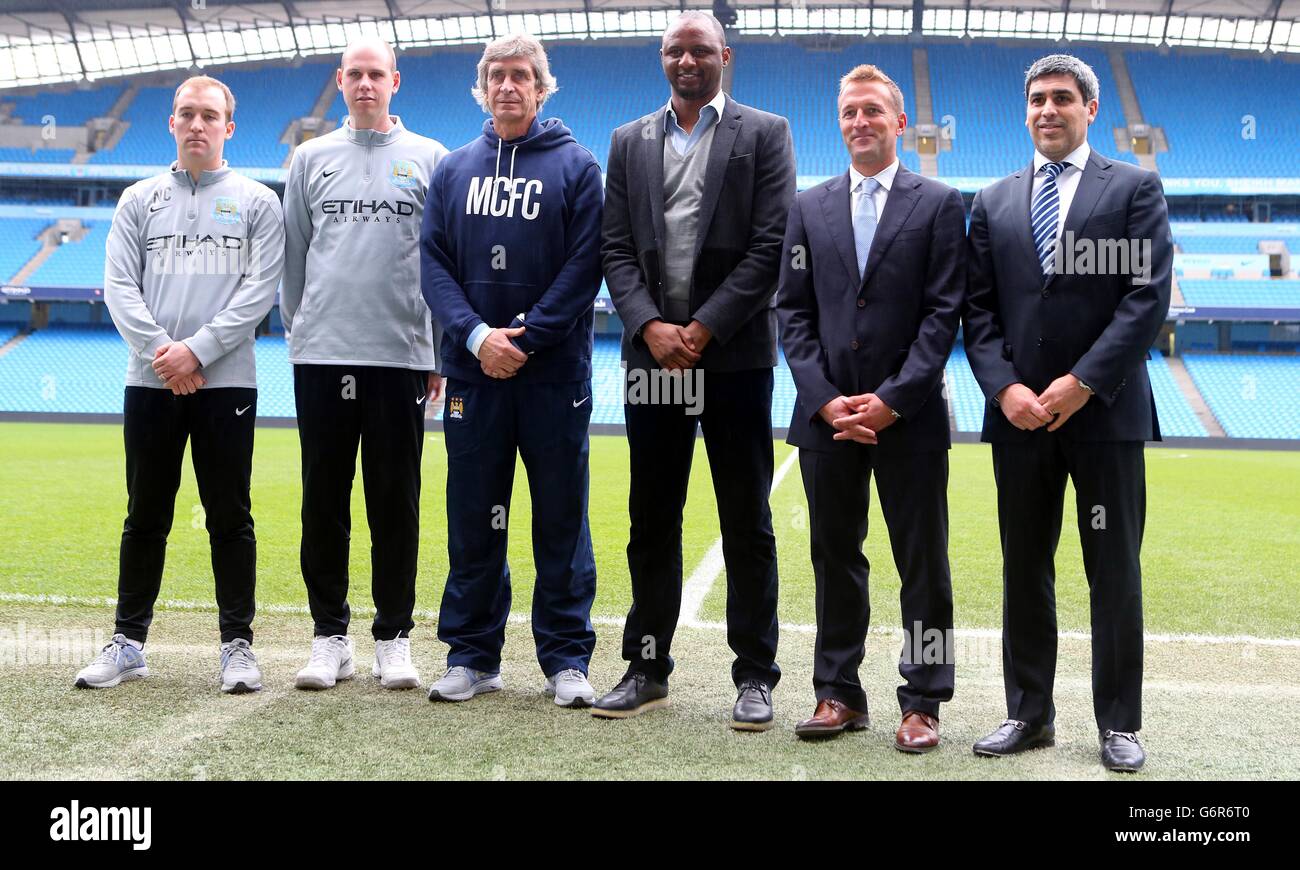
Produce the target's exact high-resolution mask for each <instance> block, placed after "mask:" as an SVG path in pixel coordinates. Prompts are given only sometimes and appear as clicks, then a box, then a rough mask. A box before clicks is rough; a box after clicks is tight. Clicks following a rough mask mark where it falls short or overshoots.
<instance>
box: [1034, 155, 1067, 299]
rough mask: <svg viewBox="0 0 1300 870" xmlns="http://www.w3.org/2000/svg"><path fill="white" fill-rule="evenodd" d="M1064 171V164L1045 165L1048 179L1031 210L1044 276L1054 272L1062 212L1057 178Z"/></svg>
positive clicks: (1039, 190)
mask: <svg viewBox="0 0 1300 870" xmlns="http://www.w3.org/2000/svg"><path fill="white" fill-rule="evenodd" d="M1064 171H1065V164H1064V163H1044V164H1043V172H1044V173H1045V174H1046V177H1045V178H1044V179H1043V186H1042V187H1040V188H1038V194H1037V195H1036V196H1035V197H1034V202H1033V205H1031V206H1030V209H1029V223H1030V226H1031V227H1032V228H1033V232H1034V248H1035V249H1036V250H1037V251H1038V262H1039V264H1040V265H1041V266H1042V267H1043V274H1044V275H1050V274H1052V271H1053V265H1054V264H1053V259H1054V254H1055V253H1056V224H1057V220H1058V219H1059V217H1060V212H1061V193H1060V191H1059V190H1057V187H1056V176H1058V175H1060V174H1061V173H1062V172H1064Z"/></svg>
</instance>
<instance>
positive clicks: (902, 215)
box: [859, 164, 921, 286]
mask: <svg viewBox="0 0 1300 870" xmlns="http://www.w3.org/2000/svg"><path fill="white" fill-rule="evenodd" d="M920 186H921V182H919V181H917V180H916V177H915V175H914V174H913V173H911V172H908V171H907V167H905V166H903V165H901V164H900V165H899V167H898V172H897V174H895V175H894V184H893V186H892V187H890V189H889V196H887V197H886V198H885V214H884V218H883V219H882V220H881V221H880V223H879V225H877V227H876V235H875V238H873V239H872V240H871V250H870V251H869V252H868V253H867V268H866V269H865V271H864V272H863V275H862V283H863V284H865V283H867V280H868V279H869V278H870V277H871V273H872V272H874V271H876V268H877V267H878V266H879V265H880V261H881V260H883V259H884V258H885V252H886V251H888V250H889V246H890V245H891V244H892V243H893V241H894V236H896V235H898V231H899V230H901V229H902V228H903V224H904V223H906V222H907V218H908V216H909V215H911V214H912V209H914V208H915V207H916V201H917V200H918V199H920V197H921V194H919V193H917V192H916V189H917V188H918V187H920ZM859 286H861V285H859Z"/></svg>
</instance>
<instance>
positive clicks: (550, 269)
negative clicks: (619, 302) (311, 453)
mask: <svg viewBox="0 0 1300 870" xmlns="http://www.w3.org/2000/svg"><path fill="white" fill-rule="evenodd" d="M603 205H604V187H603V184H602V183H601V177H600V165H599V164H598V163H597V162H596V158H595V157H593V156H592V154H591V152H590V151H588V150H587V149H586V148H584V147H582V146H581V145H579V144H578V143H577V141H575V140H574V138H573V134H572V133H570V132H569V128H568V127H565V126H564V124H563V123H562V122H561V121H560V120H559V119H558V118H547V119H545V120H537V119H534V121H533V123H532V126H531V127H530V128H529V130H528V132H527V133H526V134H524V135H523V136H521V137H520V138H518V139H513V140H510V141H503V140H502V139H501V138H500V137H499V136H497V134H496V131H495V130H494V128H493V126H492V121H491V120H488V121H485V122H484V124H483V135H482V136H480V137H479V138H477V139H475V140H474V141H473V142H471V143H470V144H468V145H466V146H464V147H463V148H458V149H456V150H455V151H453V152H452V153H451V154H450V155H449V156H448V157H447V159H446V160H444V161H443V162H442V163H441V164H439V166H438V169H437V171H436V172H435V173H434V178H433V183H432V184H431V185H430V188H429V207H428V208H427V209H426V210H425V214H424V226H423V229H422V230H421V233H420V238H421V257H420V265H421V271H422V274H421V289H422V290H423V292H424V298H425V299H426V300H427V301H428V303H429V308H430V309H432V311H433V315H434V317H435V319H437V320H438V322H439V323H441V324H442V327H443V330H444V336H443V342H442V354H443V373H444V374H446V375H447V376H448V377H451V378H458V379H461V380H465V381H472V382H478V383H484V382H487V381H489V380H491V379H490V378H489V377H488V375H487V374H485V373H484V372H483V370H482V368H481V367H480V365H479V361H478V359H477V357H476V355H475V352H474V349H473V348H474V344H475V341H474V339H475V338H476V337H477V336H481V335H482V334H484V333H485V332H486V331H487V330H488V329H492V328H500V327H508V326H511V325H512V324H514V325H516V326H517V325H520V323H522V325H523V326H524V332H523V334H522V335H519V336H517V337H516V338H515V339H513V340H514V343H515V345H516V346H517V347H518V348H519V349H520V350H521V351H523V352H524V353H526V354H528V355H529V358H528V362H527V363H526V364H525V365H524V366H523V368H521V369H520V370H519V372H518V373H517V374H516V375H515V376H514V378H516V379H519V380H521V381H529V382H538V383H543V382H544V383H563V382H573V381H580V380H584V379H586V378H590V377H591V346H592V335H593V333H592V327H593V323H594V315H593V310H592V303H593V302H594V301H595V299H596V294H597V292H599V290H600V277H601V273H600V224H601V211H602V208H603Z"/></svg>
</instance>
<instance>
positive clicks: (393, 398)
mask: <svg viewBox="0 0 1300 870" xmlns="http://www.w3.org/2000/svg"><path fill="white" fill-rule="evenodd" d="M399 82H400V75H399V73H398V72H397V70H396V65H395V61H394V59H393V55H392V50H391V48H389V47H388V46H387V45H386V44H385V43H383V42H381V41H379V40H377V39H367V40H359V41H357V42H355V43H353V44H352V45H350V46H349V47H348V49H347V51H345V52H344V55H343V60H342V63H341V65H340V68H339V70H338V84H339V88H340V90H341V91H342V92H343V96H344V100H345V101H346V103H347V105H348V111H349V116H348V117H347V118H346V119H345V121H344V123H343V125H342V126H341V127H340V128H339V129H337V130H334V131H333V132H331V133H329V134H327V135H325V136H322V137H320V138H318V139H313V140H311V141H309V142H306V143H304V144H303V145H301V146H299V147H298V149H297V150H296V151H295V152H294V155H293V160H292V161H291V163H290V166H289V179H288V182H287V184H286V186H285V196H284V206H285V235H286V250H285V273H284V287H283V289H282V291H281V293H280V316H281V318H282V320H283V322H284V327H285V330H286V331H287V332H288V334H289V361H290V362H291V363H292V364H293V367H294V394H295V397H296V402H297V410H298V434H299V440H300V442H301V444H302V482H303V503H302V548H301V563H302V574H303V580H304V581H305V583H306V585H307V596H308V602H309V604H310V606H311V612H312V619H313V622H314V630H315V639H314V640H313V642H312V655H311V659H310V661H309V662H308V664H307V667H305V668H303V669H302V671H300V672H299V674H298V677H297V680H296V685H297V686H298V687H299V688H304V689H325V688H329V687H331V686H333V685H334V683H335V681H336V680H338V679H346V678H348V677H351V676H352V674H353V672H354V665H353V661H352V645H351V641H350V639H348V637H347V632H348V622H349V617H350V609H349V607H348V600H347V594H348V540H349V535H350V529H351V518H350V515H349V505H350V497H351V491H352V479H353V477H354V476H355V472H356V458H357V448H358V445H360V449H361V467H362V472H363V479H364V485H365V496H366V515H367V518H368V520H369V524H370V539H371V551H370V552H371V591H372V595H373V597H374V602H375V609H376V614H375V619H374V622H373V624H372V626H371V632H372V634H373V636H374V639H375V644H376V646H375V666H374V670H373V673H374V674H375V676H377V677H379V678H380V679H381V682H382V684H383V685H384V686H385V687H386V688H413V687H415V686H417V685H419V676H418V674H417V672H416V670H415V668H414V667H413V666H412V665H411V661H410V644H409V640H408V638H409V633H410V631H411V629H412V628H413V627H414V625H415V623H414V621H413V617H412V614H413V611H414V609H415V574H416V558H417V553H418V544H419V531H420V527H419V522H420V457H421V454H422V448H423V443H424V411H425V406H426V404H427V403H428V402H429V401H431V400H434V399H436V398H437V397H438V395H439V393H440V391H441V389H442V379H441V377H440V376H439V375H437V374H435V372H436V371H437V369H438V365H437V360H436V358H435V348H436V347H437V337H438V335H437V334H438V333H439V332H440V330H438V329H437V327H436V325H435V324H434V323H433V322H432V320H431V318H430V315H429V309H428V306H426V305H425V303H424V299H423V297H422V296H421V295H420V258H419V247H418V244H419V232H420V220H421V217H422V215H423V211H424V199H425V192H426V190H427V189H428V186H429V179H430V178H431V177H432V176H433V169H434V166H435V165H436V164H437V163H438V161H439V160H441V159H442V157H443V156H445V155H446V154H447V149H446V148H444V147H443V146H442V145H441V144H439V143H438V142H435V141H434V140H432V139H427V138H425V137H423V136H417V135H416V134H414V133H411V132H410V131H408V130H407V129H406V128H405V127H404V126H403V125H402V122H401V119H400V118H398V117H396V116H392V115H389V114H388V102H389V99H390V98H391V95H392V93H393V92H395V91H396V90H397V88H398V85H399Z"/></svg>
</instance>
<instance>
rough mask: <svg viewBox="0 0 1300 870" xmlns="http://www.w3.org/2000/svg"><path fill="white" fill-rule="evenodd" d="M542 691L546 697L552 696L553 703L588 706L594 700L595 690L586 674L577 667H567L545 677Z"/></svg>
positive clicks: (563, 705)
mask: <svg viewBox="0 0 1300 870" xmlns="http://www.w3.org/2000/svg"><path fill="white" fill-rule="evenodd" d="M543 691H545V693H546V696H547V697H548V698H549V697H554V698H555V703H556V704H557V705H558V706H561V707H590V706H591V705H592V704H593V703H595V701H596V690H595V689H593V688H592V687H591V683H589V682H587V675H586V674H584V673H583V672H582V671H580V670H578V669H577V668H568V669H567V670H563V671H560V672H559V673H558V674H556V675H555V676H553V677H547V678H546V687H545V689H544V690H543Z"/></svg>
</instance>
